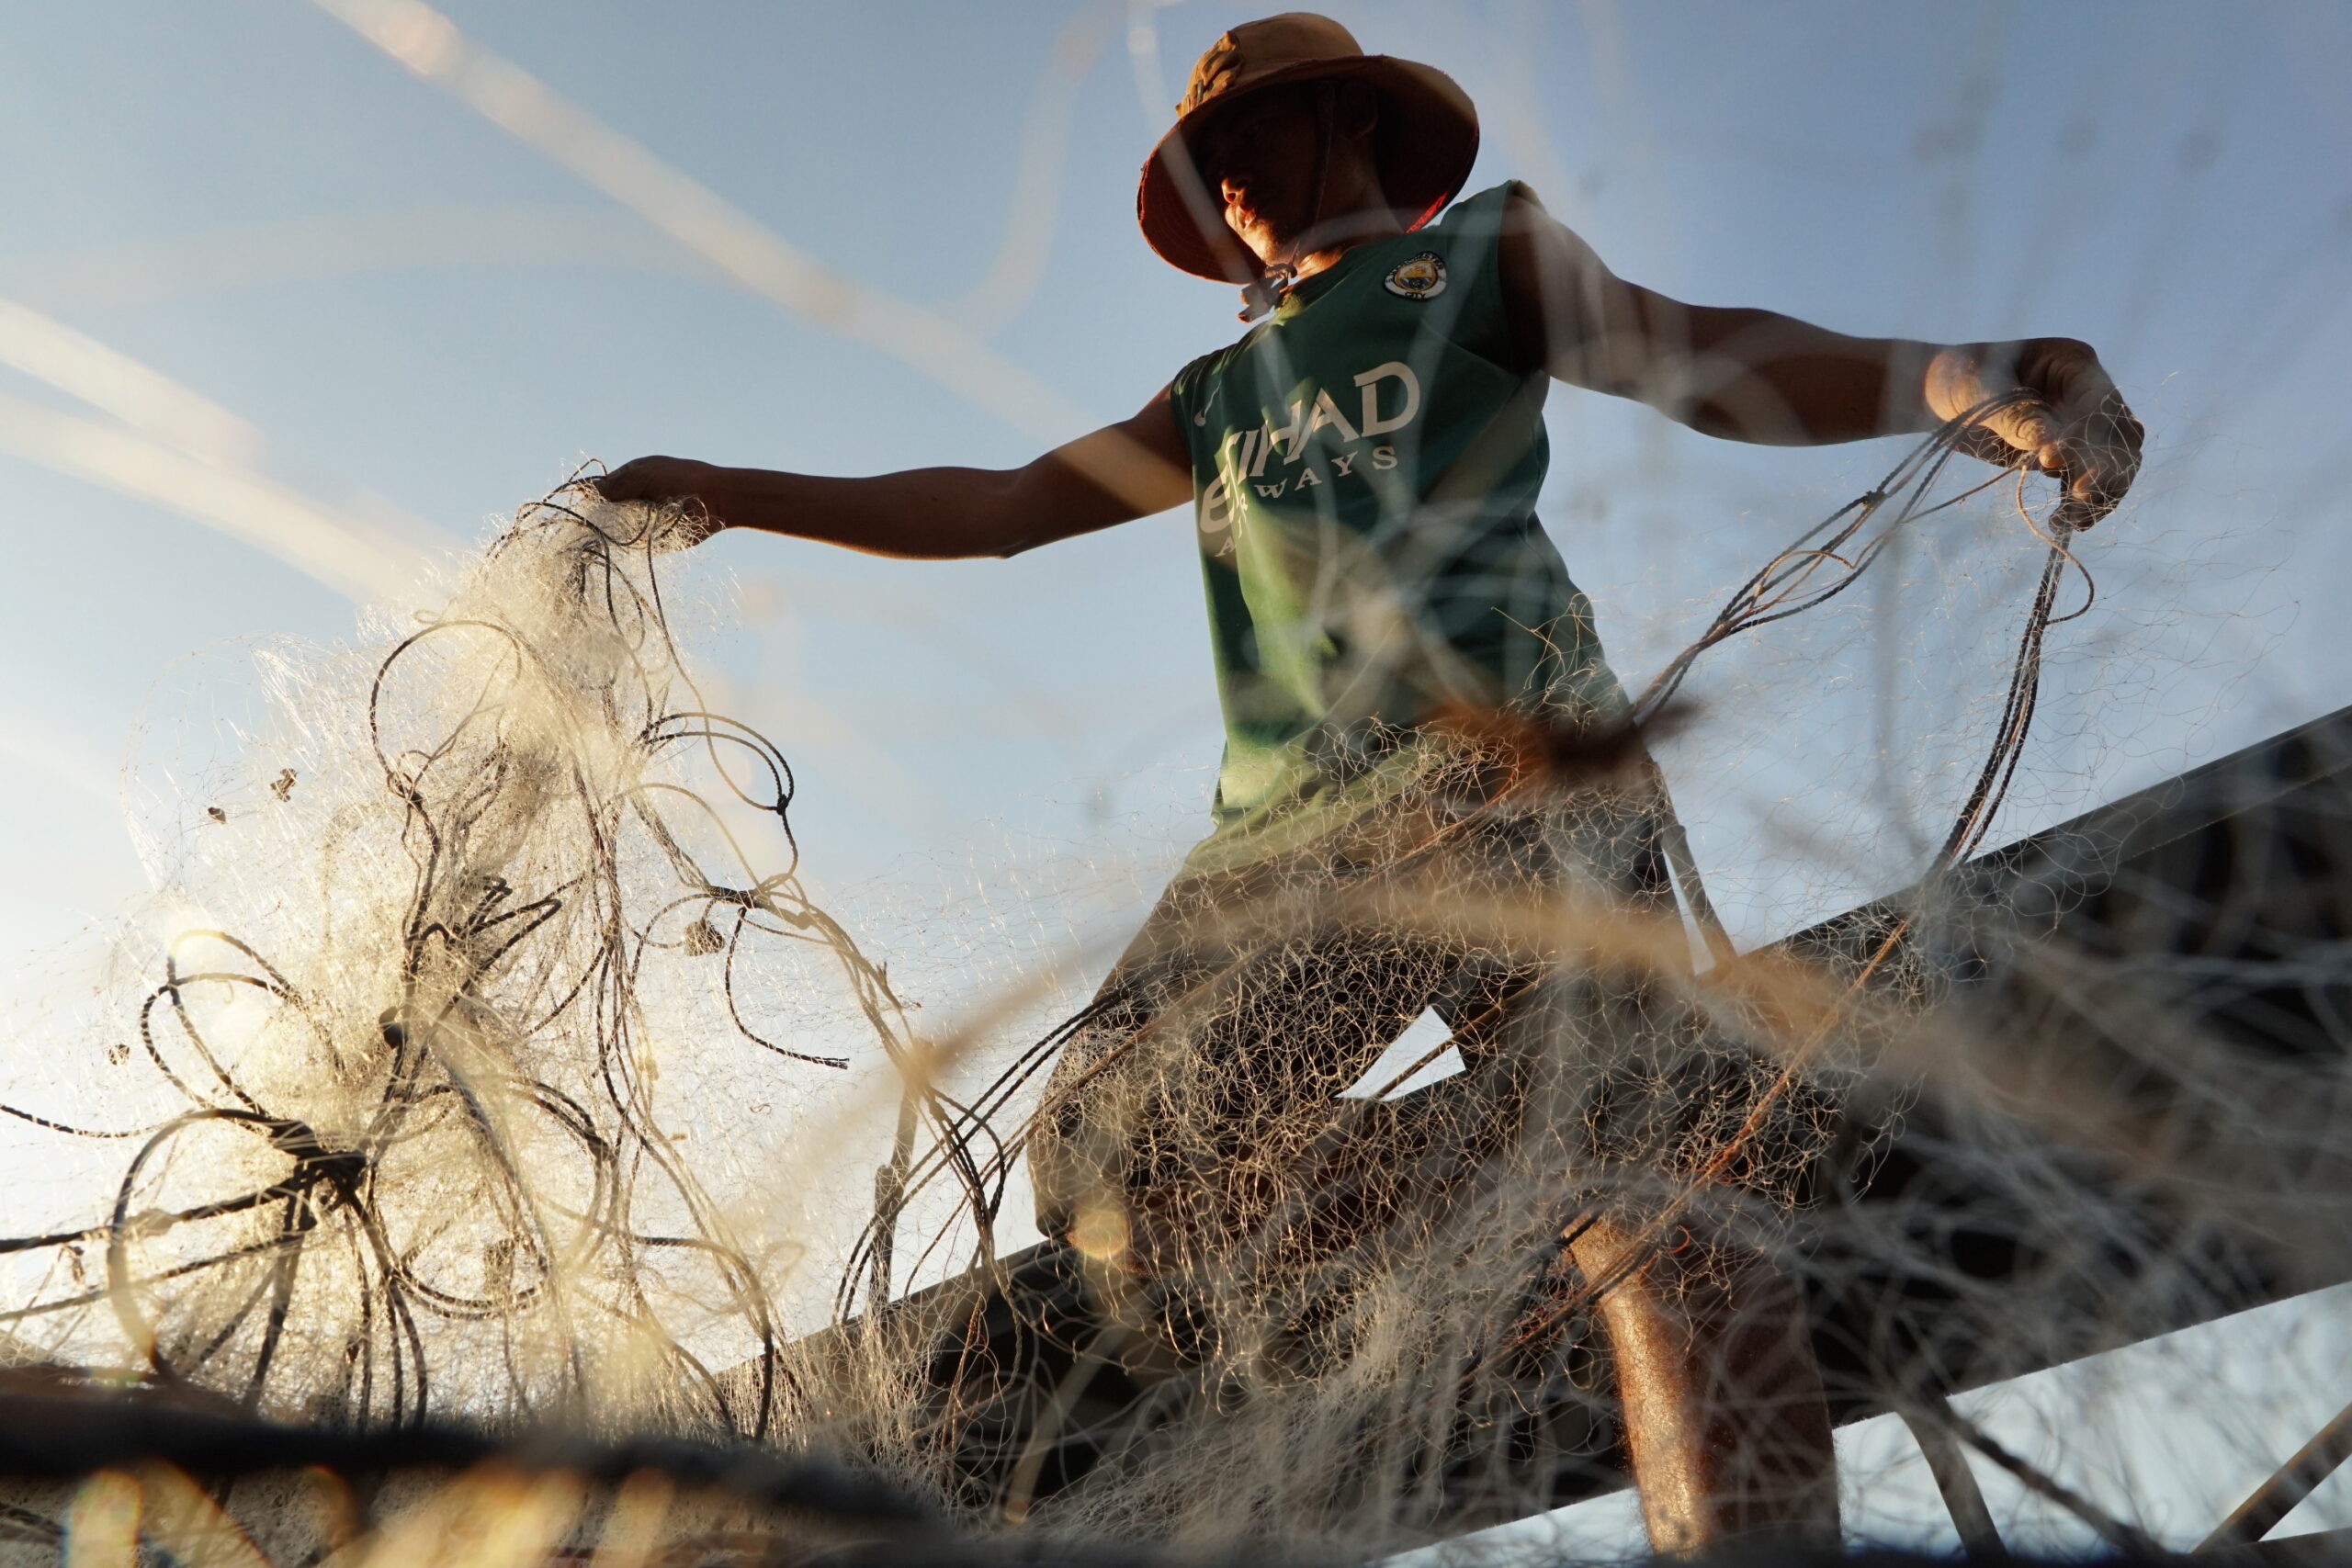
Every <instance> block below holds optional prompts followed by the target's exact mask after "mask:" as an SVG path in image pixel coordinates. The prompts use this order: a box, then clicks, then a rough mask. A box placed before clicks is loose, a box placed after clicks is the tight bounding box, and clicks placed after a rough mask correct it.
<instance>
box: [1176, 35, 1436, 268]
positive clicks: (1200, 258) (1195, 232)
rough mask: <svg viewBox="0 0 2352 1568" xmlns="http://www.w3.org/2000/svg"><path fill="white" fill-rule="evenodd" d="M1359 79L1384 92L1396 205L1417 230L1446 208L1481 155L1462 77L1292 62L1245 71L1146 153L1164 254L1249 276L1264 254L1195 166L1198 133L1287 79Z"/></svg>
mask: <svg viewBox="0 0 2352 1568" xmlns="http://www.w3.org/2000/svg"><path fill="white" fill-rule="evenodd" d="M1340 77H1350V78H1353V79H1355V80H1357V81H1361V82H1365V83H1369V84H1370V85H1372V86H1373V87H1374V88H1375V89H1377V90H1378V91H1379V93H1380V96H1381V117H1380V124H1379V127H1378V128H1377V129H1376V130H1374V133H1373V135H1374V157H1375V159H1376V161H1377V162H1378V164H1379V166H1380V182H1381V186H1382V189H1383V190H1384V191H1385V193H1386V194H1387V197H1388V200H1389V204H1390V205H1391V206H1393V207H1395V208H1396V209H1397V210H1398V211H1400V212H1407V213H1411V214H1413V217H1412V219H1411V220H1410V221H1409V222H1408V223H1407V224H1406V227H1407V228H1408V230H1409V229H1418V228H1419V227H1420V226H1421V225H1422V224H1424V223H1427V222H1428V221H1429V220H1430V219H1432V218H1435V217H1436V216H1437V215H1438V214H1439V213H1440V212H1441V211H1442V210H1444V208H1445V204H1446V203H1447V202H1449V201H1451V200H1453V197H1454V195H1455V193H1456V192H1458V191H1459V190H1461V188H1462V184H1463V182H1464V180H1466V179H1468V178H1469V177H1470V165H1471V164H1474V163H1476V161H1477V157H1478V111H1477V109H1476V107H1475V106H1473V105H1472V103H1471V102H1470V95H1469V94H1467V93H1465V92H1464V91H1463V90H1462V87H1461V85H1460V84H1458V83H1456V82H1455V81H1454V80H1453V77H1451V76H1448V75H1447V74H1446V73H1444V72H1442V71H1440V70H1438V69H1436V68H1435V67H1433V66H1429V65H1422V64H1419V63H1418V62H1414V61H1410V60H1398V59H1396V58H1394V57H1393V56H1390V55H1385V54H1353V55H1343V56H1339V57H1335V58H1331V59H1325V60H1299V61H1293V62H1291V63H1289V64H1287V65H1281V66H1276V67H1274V68H1273V69H1272V70H1270V71H1267V72H1265V73H1262V74H1261V75H1256V76H1251V77H1248V78H1245V79H1244V80H1243V81H1241V82H1238V83H1236V84H1235V85H1233V86H1232V87H1231V88H1229V89H1228V90H1227V91H1225V92H1222V93H1219V94H1217V95H1216V96H1214V97H1212V98H1210V99H1209V100H1208V101H1207V102H1205V103H1204V104H1201V105H1200V106H1199V107H1196V108H1194V109H1193V111H1192V112H1191V113H1190V114H1187V115H1185V116H1183V117H1182V118H1180V119H1179V120H1177V122H1176V123H1175V125H1173V126H1172V127H1170V130H1169V131H1168V134H1167V135H1165V136H1163V137H1161V138H1160V139H1159V145H1158V146H1157V147H1154V148H1153V149H1152V150H1151V156H1150V157H1149V158H1148V159H1147V160H1145V162H1144V166H1143V177H1142V178H1141V180H1139V181H1138V182H1137V184H1136V221H1138V222H1139V223H1141V224H1142V225H1143V236H1144V239H1145V241H1146V242H1147V243H1149V244H1150V246H1151V248H1152V249H1153V250H1154V251H1156V252H1158V253H1159V257H1160V259H1161V260H1163V261H1165V262H1167V263H1168V264H1169V265H1170V266H1174V267H1178V268H1180V269H1182V270H1183V271H1185V272H1189V273H1191V274H1192V275H1193V276H1195V277H1207V278H1214V279H1216V280H1217V281H1219V282H1227V283H1246V282H1248V281H1250V279H1252V278H1254V277H1256V276H1258V273H1259V265H1258V261H1257V258H1256V257H1254V256H1252V255H1250V253H1249V252H1248V251H1247V250H1246V249H1245V248H1243V246H1242V244H1241V242H1240V240H1239V239H1238V237H1236V236H1235V234H1234V233H1233V231H1231V230H1230V229H1228V228H1227V227H1226V223H1225V205H1224V203H1223V201H1222V200H1220V199H1218V198H1217V197H1216V195H1215V193H1213V192H1211V191H1209V190H1207V189H1206V188H1205V187H1204V186H1203V185H1202V182H1201V178H1200V175H1198V173H1197V172H1196V170H1195V168H1194V165H1193V158H1192V153H1191V141H1190V138H1191V137H1192V135H1193V132H1195V131H1197V130H1199V129H1200V128H1201V125H1202V122H1203V121H1204V120H1205V119H1207V118H1209V117H1210V116H1212V115H1214V114H1216V113H1217V112H1218V111H1220V110H1223V109H1225V108H1227V107H1230V106H1231V105H1232V104H1233V103H1235V102H1236V101H1237V100H1238V99H1240V98H1242V97H1244V96H1248V95H1250V94H1251V93H1255V92H1257V91H1259V90H1260V89H1261V88H1265V87H1275V86H1280V85H1283V84H1284V83H1288V82H1313V81H1321V80H1326V79H1331V78H1340Z"/></svg>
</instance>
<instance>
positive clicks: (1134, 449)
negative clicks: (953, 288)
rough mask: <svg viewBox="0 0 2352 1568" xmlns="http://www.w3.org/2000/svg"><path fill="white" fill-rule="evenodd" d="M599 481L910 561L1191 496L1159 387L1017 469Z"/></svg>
mask: <svg viewBox="0 0 2352 1568" xmlns="http://www.w3.org/2000/svg"><path fill="white" fill-rule="evenodd" d="M596 483H597V488H598V489H599V490H601V491H603V492H604V493H605V496H606V497H608V498H609V499H611V500H614V501H686V502H694V503H695V504H697V505H698V506H699V507H700V508H701V510H702V511H703V512H704V513H706V514H707V516H708V517H709V518H710V520H711V522H712V524H713V525H714V526H715V527H721V528H759V529H764V530H765V531H767V532H769V533H772V534H785V535H789V536H792V537H794V538H800V539H820V540H822V541H824V542H825V543H827V544H833V545H842V546H845V547H848V548H850V549H854V550H865V551H866V552H868V553H869V554H873V555H878V556H896V557H899V558H903V559H908V560H961V559H969V558H976V557H983V556H1010V555H1016V554H1018V553H1019V552H1021V551H1023V550H1026V549H1032V548H1034V547H1036V546H1038V545H1045V544H1051V543H1052V542H1053V541H1055V540H1056V539H1067V538H1069V537H1071V536H1074V535H1078V534H1091V533H1092V532H1094V531H1095V530H1097V529H1100V528H1108V527H1110V526H1112V525H1114V524H1118V523H1126V522H1131V521H1133V520H1134V519H1136V518H1137V517H1147V516H1149V515H1150V514H1151V513H1155V512H1164V511H1166V510H1167V509H1168V508H1170V507H1171V506H1176V505H1179V504H1181V503H1182V502H1185V501H1187V500H1189V499H1190V498H1191V496H1192V493H1193V482H1192V478H1191V472H1190V468H1189V466H1188V459H1187V457H1186V455H1185V451H1184V443H1183V438H1182V434H1181V433H1179V431H1178V430H1177V428H1176V418H1175V414H1174V412H1172V411H1171V410H1170V407H1169V403H1168V393H1167V392H1166V390H1165V389H1162V390H1161V391H1160V393H1159V395H1158V396H1157V397H1155V398H1153V399H1152V400H1151V401H1150V402H1148V403H1147V404H1145V405H1144V407H1143V409H1142V410H1141V411H1140V412H1137V413H1136V415H1135V416H1134V417H1133V418H1131V419H1127V420H1123V421H1121V422H1120V423H1117V424H1114V425H1107V426H1105V427H1104V428H1103V429H1101V430H1098V431H1095V432H1094V433H1093V434H1090V435H1082V436H1080V437H1079V438H1078V439H1077V440H1075V441H1072V442H1070V443H1069V444H1068V445H1066V446H1057V447H1056V448H1054V450H1052V451H1051V452H1048V453H1046V455H1045V456H1044V457H1039V458H1037V459H1036V460H1035V462H1032V463H1030V464H1028V465H1026V466H1025V467H1023V468H910V469H908V470H906V471H905V472H903V473H896V474H877V475H875V476H873V477H872V478H869V479H828V478H825V477H822V476H820V475H815V474H788V473H779V472H775V471H773V470H770V469H765V468H719V467H717V466H715V465H713V464H709V463H697V462H694V461H692V460H691V459H688V458H684V457H639V458H637V459H636V460H635V461H633V462H628V463H624V464H622V465H621V466H620V467H619V468H615V469H614V470H613V471H612V472H611V473H609V474H606V475H605V477H604V478H603V479H599V480H598V481H596Z"/></svg>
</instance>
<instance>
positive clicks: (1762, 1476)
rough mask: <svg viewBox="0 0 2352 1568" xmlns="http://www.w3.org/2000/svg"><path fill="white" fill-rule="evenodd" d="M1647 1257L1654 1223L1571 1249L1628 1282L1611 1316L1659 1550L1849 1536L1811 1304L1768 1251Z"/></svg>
mask: <svg viewBox="0 0 2352 1568" xmlns="http://www.w3.org/2000/svg"><path fill="white" fill-rule="evenodd" d="M1639 1238H1640V1228H1639V1227H1638V1226H1635V1225H1631V1224H1623V1223H1622V1222H1618V1221H1615V1220H1610V1219H1601V1220H1598V1221H1595V1222H1594V1223H1593V1224H1590V1225H1589V1226H1588V1227H1587V1228H1586V1229H1585V1230H1584V1231H1583V1232H1582V1233H1581V1234H1580V1235H1577V1238H1576V1240H1575V1241H1574V1242H1573V1243H1572V1244H1571V1245H1570V1248H1569V1250H1570V1254H1571V1256H1572V1257H1573V1258H1575V1260H1576V1265H1577V1269H1578V1271H1579V1272H1581V1273H1582V1274H1583V1275H1584V1276H1585V1278H1586V1279H1588V1280H1615V1279H1617V1276H1618V1274H1619V1273H1620V1271H1621V1270H1624V1269H1627V1268H1628V1267H1629V1266H1630V1267H1631V1269H1632V1271H1631V1272H1630V1273H1627V1274H1626V1275H1625V1277H1624V1278H1623V1279H1622V1280H1618V1282H1617V1283H1615V1284H1614V1285H1613V1286H1611V1288H1610V1289H1609V1290H1608V1291H1607V1292H1605V1293H1604V1294H1603V1295H1602V1296H1601V1298H1600V1303H1599V1317H1600V1325H1601V1329H1602V1331H1603V1332H1604V1333H1605V1334H1606V1335H1607V1336H1608V1339H1609V1348H1610V1352H1611V1357H1612V1358H1613V1359H1614V1360H1615V1362H1616V1368H1617V1392H1618V1398H1619V1401H1620V1403H1621V1404H1622V1406H1623V1422H1624V1434H1625V1449H1626V1452H1627V1454H1628V1456H1629V1457H1630V1458H1631V1460H1632V1462H1633V1470H1634V1485H1635V1487H1636V1488H1637V1489H1638V1490H1639V1491H1640V1493H1641V1498H1642V1519H1643V1522H1644V1524H1645V1526H1646V1527H1647V1529H1648V1531H1649V1538H1650V1545H1651V1546H1652V1548H1653V1549H1655V1550H1657V1551H1661V1552H1692V1551H1708V1550H1712V1549H1713V1548H1716V1547H1720V1546H1722V1545H1724V1544H1725V1543H1727V1542H1730V1541H1733V1540H1737V1539H1739V1538H1742V1537H1750V1536H1757V1535H1780V1536H1798V1537H1807V1538H1811V1539H1812V1540H1815V1541H1816V1542H1819V1543H1821V1544H1825V1545H1828V1546H1832V1547H1834V1546H1835V1544H1836V1543H1837V1541H1838V1472H1837V1454H1836V1450H1835V1449H1834V1447H1833V1446H1832V1443H1831V1438H1830V1428H1829V1409H1828V1405H1827V1403H1826V1400H1825V1399H1824V1397H1823V1393H1822V1386H1821V1371H1820V1368H1819V1366H1818V1365H1817V1364H1816V1362H1815V1359H1814V1355H1813V1347H1812V1343H1811V1339H1810V1337H1809V1336H1808V1334H1807V1332H1806V1324H1805V1313H1804V1300H1803V1298H1802V1297H1801V1296H1799V1294H1798V1293H1797V1291H1796V1288H1795V1286H1794V1285H1793V1284H1792V1282H1791V1281H1790V1280H1789V1279H1788V1278H1787V1276H1785V1275H1783V1274H1782V1273H1781V1271H1780V1270H1779V1269H1777V1268H1775V1267H1774V1266H1773V1265H1772V1263H1771V1262H1770V1259H1768V1258H1765V1257H1764V1256H1763V1255H1762V1254H1760V1253H1757V1252H1753V1251H1748V1250H1746V1249H1744V1248H1736V1247H1730V1246H1724V1245H1713V1246H1711V1245H1708V1244H1706V1243H1703V1242H1701V1241H1698V1240H1696V1239H1694V1238H1692V1237H1691V1235H1690V1233H1689V1231H1688V1230H1687V1229H1686V1228H1684V1227H1682V1226H1679V1225H1678V1226H1674V1227H1670V1228H1669V1230H1668V1238H1669V1239H1670V1240H1673V1241H1676V1242H1678V1243H1679V1245H1678V1246H1675V1247H1668V1248H1660V1249H1658V1250H1657V1251H1656V1253H1655V1255H1654V1256H1652V1257H1650V1258H1647V1259H1646V1260H1643V1259H1641V1258H1639V1257H1638V1253H1639V1251H1641V1250H1644V1249H1645V1248H1644V1244H1643V1243H1642V1242H1641V1241H1640V1239H1639Z"/></svg>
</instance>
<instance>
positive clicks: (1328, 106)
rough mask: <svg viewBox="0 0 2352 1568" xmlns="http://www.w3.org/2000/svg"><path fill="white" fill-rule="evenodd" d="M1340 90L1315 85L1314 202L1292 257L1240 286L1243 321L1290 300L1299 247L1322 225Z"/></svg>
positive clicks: (1309, 207)
mask: <svg viewBox="0 0 2352 1568" xmlns="http://www.w3.org/2000/svg"><path fill="white" fill-rule="evenodd" d="M1338 97H1339V89H1338V88H1337V87H1335V86H1333V85H1332V84H1330V83H1329V82H1317V83H1316V84H1315V199H1314V200H1313V201H1312V202H1311V203H1309V204H1308V206H1307V209H1306V223H1305V224H1303V225H1302V226H1301V227H1300V229H1299V231H1298V237H1297V238H1296V239H1295V240H1293V241H1292V242H1291V246H1290V254H1289V255H1288V256H1286V257H1284V258H1283V260H1281V261H1278V262H1275V263H1273V264H1272V265H1270V266H1268V267H1266V268H1265V269H1264V270H1263V271H1262V272H1261V273H1260V274H1259V276H1258V277H1257V278H1256V280H1255V281H1253V282H1250V283H1245V284H1243V285H1242V286H1241V320H1243V321H1256V320H1258V319H1259V318H1260V317H1261V316H1263V315H1265V314H1266V313H1267V312H1268V311H1270V310H1273V309H1274V307H1275V306H1277V305H1280V304H1281V303H1282V302H1283V300H1284V299H1288V298H1289V297H1290V291H1291V289H1292V288H1293V287H1294V286H1295V285H1296V284H1297V282H1298V264H1299V261H1300V260H1301V257H1300V255H1299V247H1300V246H1302V245H1304V244H1305V243H1306V242H1307V240H1308V238H1309V237H1310V236H1312V235H1313V234H1314V232H1315V231H1316V230H1317V229H1318V228H1320V227H1322V223H1323V197H1324V189H1325V186H1327V185H1328V184H1329V180H1330V178H1331V136H1332V130H1333V123H1332V122H1333V119H1334V118H1335V116H1336V112H1337V111H1336V108H1335V105H1336V101H1337V99H1338Z"/></svg>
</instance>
